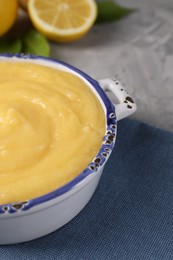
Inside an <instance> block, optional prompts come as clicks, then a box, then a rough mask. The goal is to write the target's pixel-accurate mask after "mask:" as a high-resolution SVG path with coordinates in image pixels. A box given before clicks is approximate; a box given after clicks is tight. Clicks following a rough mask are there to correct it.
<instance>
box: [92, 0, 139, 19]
mask: <svg viewBox="0 0 173 260" xmlns="http://www.w3.org/2000/svg"><path fill="white" fill-rule="evenodd" d="M97 7H98V16H97V20H96V23H104V22H113V21H117V20H120V19H122V18H123V17H125V16H127V15H129V14H130V13H132V12H134V11H136V9H132V8H127V7H123V6H120V5H119V4H117V3H115V2H114V1H111V0H101V1H98V2H97Z"/></svg>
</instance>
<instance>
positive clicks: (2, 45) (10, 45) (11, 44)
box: [0, 36, 22, 53]
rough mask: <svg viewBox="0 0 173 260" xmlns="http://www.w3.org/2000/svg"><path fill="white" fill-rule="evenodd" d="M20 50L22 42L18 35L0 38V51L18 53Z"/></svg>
mask: <svg viewBox="0 0 173 260" xmlns="http://www.w3.org/2000/svg"><path fill="white" fill-rule="evenodd" d="M21 50H22V43H21V40H20V38H18V37H12V36H8V37H3V38H0V53H19V52H21Z"/></svg>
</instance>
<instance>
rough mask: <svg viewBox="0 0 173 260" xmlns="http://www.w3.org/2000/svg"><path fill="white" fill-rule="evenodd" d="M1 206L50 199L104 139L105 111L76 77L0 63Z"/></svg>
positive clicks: (33, 66) (35, 66)
mask: <svg viewBox="0 0 173 260" xmlns="http://www.w3.org/2000/svg"><path fill="white" fill-rule="evenodd" d="M0 72H1V75H0V204H5V203H12V202H20V201H25V200H28V199H31V198H35V197H37V196H40V195H43V194H46V193H48V192H50V191H52V190H54V189H56V188H58V187H60V186H62V185H64V184H66V183H67V182H69V181H70V180H72V179H73V178H74V177H76V176H77V175H79V174H80V172H81V171H82V170H84V169H85V168H86V167H87V165H88V164H89V163H90V162H91V161H92V160H93V159H94V157H95V156H96V154H97V152H98V150H99V148H100V146H101V143H102V140H103V136H104V134H105V116H104V111H103V109H102V107H101V105H100V103H99V101H98V99H97V98H96V97H95V95H94V94H93V92H92V91H91V90H90V89H89V88H88V87H87V86H86V84H85V83H84V82H83V81H82V80H81V79H80V78H78V77H77V76H75V75H73V74H71V73H68V72H65V71H62V70H59V69H54V68H50V67H46V66H42V65H39V64H34V63H30V62H15V61H12V62H4V61H2V62H0Z"/></svg>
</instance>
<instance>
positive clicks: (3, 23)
mask: <svg viewBox="0 0 173 260" xmlns="http://www.w3.org/2000/svg"><path fill="white" fill-rule="evenodd" d="M17 9H18V2H17V0H0V36H1V35H3V34H5V33H6V32H7V31H8V30H9V29H10V28H11V27H12V25H13V24H14V22H15V20H16V18H17Z"/></svg>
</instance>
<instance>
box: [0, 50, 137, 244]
mask: <svg viewBox="0 0 173 260" xmlns="http://www.w3.org/2000/svg"><path fill="white" fill-rule="evenodd" d="M1 61H9V62H11V61H17V62H33V63H37V64H42V65H46V66H50V67H53V68H57V69H61V70H64V71H67V72H70V73H72V74H75V75H77V76H78V77H79V78H81V79H82V80H83V81H84V82H85V84H87V86H88V87H89V88H90V89H91V90H92V91H93V92H94V94H95V95H96V96H97V98H98V100H99V101H100V104H101V106H102V107H103V110H104V113H105V118H106V133H105V136H104V138H103V142H102V146H101V148H100V150H99V152H98V154H97V155H96V157H95V158H93V161H92V162H91V163H90V164H89V165H88V167H87V168H86V169H85V170H84V171H83V172H81V173H79V175H78V176H77V177H76V178H74V179H73V180H72V181H71V182H69V183H67V184H66V185H64V186H63V187H61V188H59V189H57V190H54V191H52V192H50V193H48V194H45V195H43V196H41V197H38V198H35V199H32V200H29V201H25V202H19V203H12V204H7V205H0V244H12V243H20V242H24V241H29V240H32V239H35V238H38V237H41V236H44V235H46V234H48V233H51V232H52V231H54V230H56V229H58V228H60V227H62V226H63V225H65V224H66V223H67V222H69V221H70V220H71V219H72V218H74V217H75V216H76V215H77V214H78V213H79V212H80V211H81V210H82V209H83V207H84V206H85V205H86V204H87V202H88V201H89V200H90V198H91V197H92V195H93V193H94V191H95V189H96V187H97V184H98V182H99V179H100V177H101V174H102V171H103V168H104V166H105V163H106V162H107V160H108V158H109V156H110V154H111V152H112V149H113V147H114V144H115V139H116V129H117V121H118V120H120V119H122V118H124V117H126V116H128V115H130V114H132V113H134V112H135V110H136V105H135V103H134V102H133V100H132V98H131V97H130V96H129V95H128V94H127V92H126V91H125V90H124V88H123V87H122V85H121V84H120V83H119V82H118V81H117V80H115V79H103V80H100V81H98V82H97V81H95V80H94V79H92V78H91V77H89V76H88V75H86V74H85V73H83V72H82V71H80V70H78V69H77V68H74V67H72V66H70V65H68V64H65V63H62V62H60V61H57V60H53V59H49V58H43V57H38V56H32V55H23V54H17V55H11V54H6V55H0V62H1ZM105 92H111V93H112V95H113V96H114V97H115V98H116V100H117V101H118V104H116V105H114V104H113V103H112V102H111V101H110V99H109V98H108V96H107V95H106V94H105Z"/></svg>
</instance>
